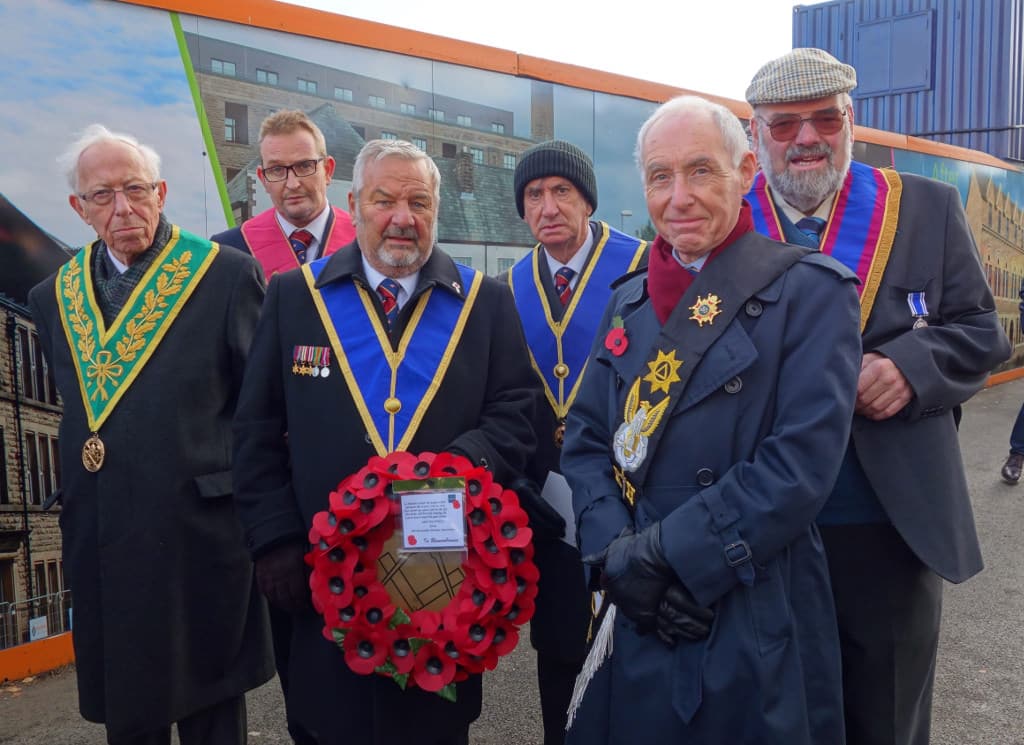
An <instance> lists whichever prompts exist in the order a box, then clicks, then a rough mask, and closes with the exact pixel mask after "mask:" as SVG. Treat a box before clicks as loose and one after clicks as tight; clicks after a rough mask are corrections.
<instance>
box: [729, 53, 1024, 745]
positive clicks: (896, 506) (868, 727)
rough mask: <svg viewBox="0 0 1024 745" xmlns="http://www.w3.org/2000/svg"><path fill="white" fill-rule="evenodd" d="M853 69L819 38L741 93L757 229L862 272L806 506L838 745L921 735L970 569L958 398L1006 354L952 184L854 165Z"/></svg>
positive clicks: (974, 546) (973, 538) (976, 564)
mask: <svg viewBox="0 0 1024 745" xmlns="http://www.w3.org/2000/svg"><path fill="white" fill-rule="evenodd" d="M856 85H857V76H856V72H855V71H854V69H853V68H852V67H850V66H849V65H845V64H843V63H841V62H839V60H837V59H835V58H834V57H832V56H831V55H829V54H828V53H826V52H824V51H822V50H820V49H794V50H793V51H791V52H789V53H788V54H786V55H784V56H782V57H780V58H779V59H776V60H773V61H771V62H769V63H767V64H766V65H764V66H763V67H762V68H761V69H760V70H759V71H758V72H757V74H756V75H755V76H754V79H753V81H752V82H751V84H750V87H749V88H748V89H747V94H746V97H747V101H748V102H749V103H750V105H751V106H753V107H754V116H753V118H752V119H751V123H750V128H751V135H752V137H753V144H754V148H755V151H756V152H757V155H758V159H759V161H760V165H761V170H762V172H761V173H760V174H758V176H757V178H756V179H755V181H754V186H753V188H752V189H751V191H750V193H749V194H748V195H747V199H748V200H749V201H750V203H751V205H752V207H753V213H754V227H755V229H756V230H758V231H759V232H762V233H764V234H766V235H768V236H770V237H772V238H776V239H778V240H784V241H787V242H789V243H796V244H799V245H804V246H809V247H812V248H819V250H821V252H822V253H825V254H829V255H831V256H832V257H833V258H835V259H838V260H839V261H840V262H842V263H843V264H845V265H846V266H847V267H848V268H849V269H851V270H852V271H854V272H856V273H857V275H858V277H859V278H860V280H861V285H860V287H859V291H860V299H861V314H860V326H861V337H862V343H863V350H864V357H863V362H862V364H861V372H860V378H859V381H858V390H857V402H856V407H855V413H854V418H853V428H852V431H851V435H850V441H849V445H848V448H847V451H846V457H845V459H844V461H843V464H842V467H841V469H840V471H839V477H838V479H837V481H836V483H835V486H834V487H833V489H832V492H831V494H830V495H829V498H828V501H827V502H826V503H825V507H824V508H823V509H822V511H821V512H820V513H819V515H818V519H817V522H818V525H819V527H820V529H821V534H822V539H823V541H824V544H825V549H826V553H827V555H828V561H829V571H830V574H831V580H832V592H833V597H834V601H835V608H836V614H837V616H838V620H839V634H840V641H841V644H842V653H843V654H842V664H843V693H844V708H845V718H846V734H847V742H849V743H850V744H851V745H876V743H877V744H882V743H890V744H893V745H895V744H896V743H899V744H900V745H925V744H926V743H927V742H928V739H929V728H930V718H931V701H932V686H933V681H934V677H935V659H936V651H937V646H938V639H939V622H940V619H941V611H942V579H947V580H949V581H950V582H962V581H964V580H966V579H968V578H969V577H971V576H973V575H975V574H977V573H978V572H979V571H981V568H982V560H981V551H980V549H979V546H978V537H977V534H976V532H975V528H974V517H973V515H972V512H971V503H970V498H969V496H968V493H967V483H966V480H965V477H964V468H963V462H962V460H961V457H960V450H959V444H958V442H957V431H956V426H957V421H958V419H959V408H960V404H962V403H963V402H964V401H966V400H967V399H968V398H970V397H971V396H972V395H973V394H974V393H975V392H976V391H978V390H979V389H980V388H981V387H982V385H983V384H984V382H985V379H986V377H987V376H988V372H989V371H990V370H991V369H992V368H993V367H994V366H995V365H997V364H999V363H1000V362H1002V361H1003V360H1005V359H1006V358H1007V357H1008V356H1009V352H1010V348H1009V343H1008V342H1007V339H1006V336H1005V334H1004V333H1003V331H1002V329H1001V327H1000V325H999V319H998V317H997V315H996V312H995V307H994V303H993V300H992V293H991V291H990V290H989V287H988V284H987V283H986V281H985V275H984V273H983V271H982V267H981V264H980V262H979V260H978V251H977V248H976V246H975V244H974V239H973V238H972V236H971V233H970V230H969V229H968V227H967V220H966V216H965V215H964V210H963V207H962V205H961V202H960V195H959V193H958V192H957V190H956V189H955V188H954V187H952V186H950V185H948V184H942V183H940V182H938V181H933V180H931V179H927V178H922V177H920V176H914V175H907V174H900V173H897V172H896V171H893V170H888V169H887V170H879V169H875V168H871V167H869V166H867V165H864V164H861V163H857V162H854V161H852V158H851V155H852V148H853V105H852V101H851V99H850V91H851V90H853V88H854V87H855V86H856Z"/></svg>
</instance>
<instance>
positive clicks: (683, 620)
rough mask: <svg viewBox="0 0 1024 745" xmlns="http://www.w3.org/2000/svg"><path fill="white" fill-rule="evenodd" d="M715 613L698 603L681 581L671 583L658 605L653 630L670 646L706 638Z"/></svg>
mask: <svg viewBox="0 0 1024 745" xmlns="http://www.w3.org/2000/svg"><path fill="white" fill-rule="evenodd" d="M714 618H715V614H714V612H713V611H712V610H711V609H710V608H704V607H702V606H700V605H698V604H697V601H696V600H694V598H693V595H691V594H690V591H689V590H687V589H686V585H684V584H683V583H682V582H673V583H672V584H670V585H669V586H668V589H667V590H665V594H664V595H662V596H661V603H659V604H658V618H657V624H658V625H657V628H656V633H657V634H658V638H659V639H661V640H662V641H663V642H665V644H667V645H668V646H670V647H674V646H675V645H676V642H679V641H690V642H693V641H698V640H700V639H706V638H707V636H708V634H709V633H711V622H712V621H713V620H714Z"/></svg>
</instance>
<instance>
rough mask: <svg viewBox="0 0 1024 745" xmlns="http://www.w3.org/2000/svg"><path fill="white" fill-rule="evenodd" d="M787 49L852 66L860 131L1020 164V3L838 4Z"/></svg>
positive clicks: (800, 19)
mask: <svg viewBox="0 0 1024 745" xmlns="http://www.w3.org/2000/svg"><path fill="white" fill-rule="evenodd" d="M793 46H794V47H820V48H821V49H825V50H828V51H829V52H830V53H832V54H833V55H835V56H836V57H838V58H839V59H841V60H842V61H843V62H847V63H849V64H851V65H853V66H854V67H855V68H856V69H857V81H858V85H857V88H856V90H854V91H853V99H854V114H855V118H856V120H857V123H858V124H864V125H866V126H869V127H875V128H877V129H886V130H889V131H892V132H900V133H903V134H909V135H916V136H918V137H927V138H929V139H933V140H937V141H940V142H947V143H950V144H953V145H961V146H963V147H969V148H974V149H976V150H982V151H985V152H988V153H991V154H992V155H995V156H996V157H998V158H1003V159H1005V160H1011V161H1016V162H1022V161H1024V0H834V2H827V3H819V4H817V5H798V6H796V7H795V8H794V9H793Z"/></svg>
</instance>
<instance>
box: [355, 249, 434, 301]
mask: <svg viewBox="0 0 1024 745" xmlns="http://www.w3.org/2000/svg"><path fill="white" fill-rule="evenodd" d="M359 255H360V257H361V258H362V260H363V276H364V277H366V282H367V284H369V285H370V287H372V288H373V289H375V290H376V289H377V286H378V285H379V284H380V283H381V282H383V281H384V280H385V279H387V276H386V275H384V274H381V273H380V272H378V271H377V270H376V269H374V268H373V267H372V266H370V262H368V261H367V260H366V257H365V256H363V254H362V252H360V254H359ZM419 278H420V273H419V272H416V273H415V274H410V275H409V276H408V277H392V279H394V280H395V282H397V283H398V286H399V287H400V288H401V289H400V290H399V291H398V297H397V298H395V300H396V301H397V302H398V307H399V308H401V307H403V306H404V305H405V304H406V302H408V300H409V298H411V297H412V293H413V290H415V289H416V283H417V282H418V281H419Z"/></svg>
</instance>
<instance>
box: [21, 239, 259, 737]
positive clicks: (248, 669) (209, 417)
mask: <svg viewBox="0 0 1024 745" xmlns="http://www.w3.org/2000/svg"><path fill="white" fill-rule="evenodd" d="M158 261H159V259H158ZM262 300H263V282H262V276H261V274H260V270H259V266H257V264H256V262H255V261H254V260H253V259H252V257H250V256H246V255H244V254H241V253H239V252H237V251H232V250H229V249H221V250H220V251H219V252H218V254H217V256H216V257H215V258H214V260H213V262H212V263H211V265H210V268H209V270H208V271H207V273H206V275H205V276H204V277H203V278H202V280H201V282H200V284H199V286H198V287H197V288H196V290H195V293H194V294H193V295H192V297H191V298H189V300H188V301H187V302H186V304H185V306H184V307H183V309H182V311H181V313H180V315H179V316H178V318H177V319H176V320H175V321H174V323H173V325H172V326H171V327H170V330H169V331H168V333H167V335H166V336H165V337H164V339H163V341H161V342H160V345H159V346H158V347H157V349H156V351H155V353H154V354H153V356H152V358H150V360H149V362H148V363H147V365H146V367H145V368H144V369H143V370H142V372H141V374H140V375H139V377H138V378H137V379H136V381H135V382H134V384H132V386H131V387H130V388H129V389H128V390H127V392H126V393H125V394H124V397H123V398H122V399H121V401H120V402H119V403H118V404H117V407H116V408H115V409H114V411H113V413H112V414H111V415H110V417H109V418H108V419H107V421H106V422H105V423H104V424H103V425H102V427H101V428H100V432H99V434H100V436H101V437H102V439H103V442H104V443H105V445H106V450H107V452H106V460H105V462H104V464H103V467H102V469H101V470H100V471H99V472H97V473H89V472H88V471H86V470H85V468H84V467H83V466H82V460H81V452H82V444H83V443H84V442H85V439H86V438H87V437H88V436H89V433H90V430H89V425H88V421H87V418H86V413H85V410H84V408H83V405H82V401H81V396H80V393H79V384H78V379H77V377H76V372H75V366H74V364H75V363H74V360H73V359H72V357H71V350H70V347H69V344H68V341H67V338H66V337H65V334H64V331H63V328H62V325H61V319H60V314H59V311H58V306H57V298H56V294H55V286H54V277H53V276H51V277H49V278H48V279H46V280H45V281H44V282H42V283H41V284H40V285H38V286H37V287H36V288H35V289H33V290H32V292H31V294H30V296H29V302H30V305H31V307H32V315H33V318H34V319H35V322H36V326H37V328H38V331H39V338H40V340H41V341H42V343H43V352H44V354H45V356H46V359H47V362H48V363H49V366H50V369H51V370H52V371H53V373H54V376H55V377H56V380H57V387H58V388H59V390H60V392H61V395H62V396H63V399H64V416H63V419H62V421H61V427H60V444H61V463H60V465H61V476H62V479H63V497H62V501H63V509H62V510H61V514H60V524H61V532H62V535H63V552H64V553H63V555H64V566H65V569H66V572H67V577H68V580H69V584H70V587H71V591H72V593H73V594H74V597H75V618H74V621H75V633H74V645H75V657H76V660H75V662H76V671H77V674H78V693H79V701H80V706H81V710H82V715H83V716H84V717H85V718H86V719H89V720H91V721H97V722H106V724H107V728H108V731H109V732H111V734H112V735H113V736H126V735H129V734H137V733H139V732H142V731H147V730H152V729H153V728H155V727H160V726H162V725H166V724H169V723H170V722H174V721H177V720H179V719H181V718H183V717H184V716H187V715H189V714H193V713H195V712H197V711H199V710H201V709H204V708H206V707H208V706H211V705H212V704H215V703H217V702H219V701H222V700H224V699H225V698H227V697H229V696H234V695H237V694H239V693H241V692H243V691H245V690H248V689H250V688H255V687H256V686H258V685H260V684H261V683H263V682H265V681H266V680H268V679H270V678H271V677H272V676H273V674H274V668H273V664H272V661H271V657H270V639H269V630H268V624H267V620H266V607H265V605H264V601H263V599H262V597H261V596H260V595H259V593H258V592H257V591H256V589H255V586H254V583H253V579H252V562H251V560H250V557H249V555H248V551H247V550H246V546H245V542H244V536H243V532H242V528H241V525H240V524H239V522H238V517H237V515H236V511H235V506H234V503H233V502H232V499H231V470H230V469H231V419H232V415H233V414H234V410H235V403H236V401H237V396H238V390H239V388H240V387H241V383H242V373H243V368H244V366H245V363H246V355H247V353H248V350H249V343H250V341H251V339H252V334H253V331H254V329H255V327H256V320H257V317H258V314H259V309H260V304H261V302H262Z"/></svg>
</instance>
